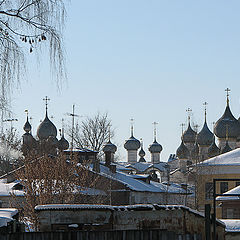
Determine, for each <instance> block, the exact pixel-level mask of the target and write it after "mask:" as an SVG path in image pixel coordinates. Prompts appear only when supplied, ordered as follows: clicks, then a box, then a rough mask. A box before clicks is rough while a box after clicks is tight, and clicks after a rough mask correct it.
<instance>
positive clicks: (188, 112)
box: [186, 108, 192, 124]
mask: <svg viewBox="0 0 240 240" xmlns="http://www.w3.org/2000/svg"><path fill="white" fill-rule="evenodd" d="M186 112H187V114H188V123H189V124H190V118H191V114H192V109H191V108H188V109H187V110H186Z"/></svg>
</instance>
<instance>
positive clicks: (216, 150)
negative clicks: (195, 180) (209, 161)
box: [208, 139, 220, 158]
mask: <svg viewBox="0 0 240 240" xmlns="http://www.w3.org/2000/svg"><path fill="white" fill-rule="evenodd" d="M219 154H220V149H219V148H218V147H217V145H216V143H215V139H214V140H213V142H212V144H211V146H210V147H209V149H208V157H210V158H212V157H215V156H217V155H219Z"/></svg>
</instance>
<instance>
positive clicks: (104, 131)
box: [67, 113, 114, 152]
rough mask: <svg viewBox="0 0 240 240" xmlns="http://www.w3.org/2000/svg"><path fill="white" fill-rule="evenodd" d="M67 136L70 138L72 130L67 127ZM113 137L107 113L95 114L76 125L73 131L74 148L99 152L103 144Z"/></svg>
mask: <svg viewBox="0 0 240 240" xmlns="http://www.w3.org/2000/svg"><path fill="white" fill-rule="evenodd" d="M67 134H68V136H69V137H72V129H71V127H70V126H69V127H68V131H67ZM113 136H114V130H113V128H112V126H111V120H110V119H109V117H108V114H107V113H104V114H100V113H97V114H96V115H95V116H93V117H87V118H86V119H84V120H83V121H81V122H80V124H77V125H76V127H75V128H74V131H73V142H74V145H75V146H76V147H80V148H90V149H92V150H95V151H98V152H101V151H102V148H103V146H104V144H105V143H106V142H107V141H108V140H109V138H112V137H113Z"/></svg>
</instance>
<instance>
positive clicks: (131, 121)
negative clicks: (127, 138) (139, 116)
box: [130, 118, 134, 137]
mask: <svg viewBox="0 0 240 240" xmlns="http://www.w3.org/2000/svg"><path fill="white" fill-rule="evenodd" d="M130 124H131V137H133V125H134V118H131V119H130Z"/></svg>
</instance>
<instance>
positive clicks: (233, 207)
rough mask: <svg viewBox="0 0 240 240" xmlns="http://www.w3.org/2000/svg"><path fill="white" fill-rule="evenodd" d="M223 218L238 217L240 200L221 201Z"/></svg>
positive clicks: (239, 215) (239, 216)
mask: <svg viewBox="0 0 240 240" xmlns="http://www.w3.org/2000/svg"><path fill="white" fill-rule="evenodd" d="M222 218H223V219H240V200H237V201H231V200H230V201H223V202H222Z"/></svg>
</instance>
